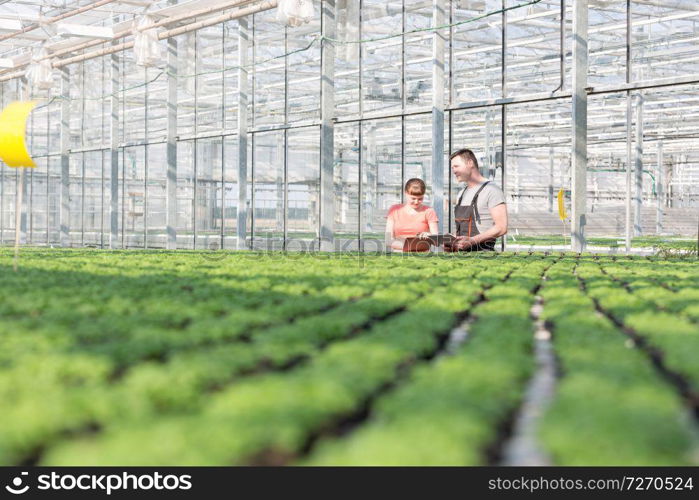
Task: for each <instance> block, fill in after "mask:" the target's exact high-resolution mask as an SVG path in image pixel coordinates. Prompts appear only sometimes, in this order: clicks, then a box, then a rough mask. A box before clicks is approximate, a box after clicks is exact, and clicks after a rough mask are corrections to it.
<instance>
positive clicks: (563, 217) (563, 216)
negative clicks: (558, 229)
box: [558, 188, 568, 220]
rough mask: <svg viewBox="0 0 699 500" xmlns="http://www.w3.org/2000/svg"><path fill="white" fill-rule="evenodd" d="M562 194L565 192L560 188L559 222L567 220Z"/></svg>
mask: <svg viewBox="0 0 699 500" xmlns="http://www.w3.org/2000/svg"><path fill="white" fill-rule="evenodd" d="M564 194H565V191H564V190H563V188H561V189H560V190H559V191H558V217H560V219H561V220H566V219H567V218H568V214H567V213H566V204H565V199H564Z"/></svg>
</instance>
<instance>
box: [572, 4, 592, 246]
mask: <svg viewBox="0 0 699 500" xmlns="http://www.w3.org/2000/svg"><path fill="white" fill-rule="evenodd" d="M587 5H588V0H574V5H573V151H572V155H573V171H572V176H571V197H572V202H571V228H570V234H571V246H572V250H573V251H574V252H583V251H585V222H586V221H585V208H586V204H587V91H586V90H585V87H586V86H587Z"/></svg>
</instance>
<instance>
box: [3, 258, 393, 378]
mask: <svg viewBox="0 0 699 500" xmlns="http://www.w3.org/2000/svg"><path fill="white" fill-rule="evenodd" d="M264 264H267V263H264ZM266 267H267V266H266V265H265V266H264V268H266ZM260 268H261V270H262V269H263V266H262V265H260ZM252 272H254V271H252ZM398 272H399V271H398ZM23 273H24V274H23V276H22V278H21V279H22V281H23V283H25V282H30V283H33V284H34V286H31V285H27V286H25V288H26V289H27V290H28V291H27V292H26V293H19V292H17V289H18V288H19V287H17V286H14V285H16V284H15V283H7V282H5V283H2V284H3V285H4V286H3V287H1V288H0V294H1V295H2V297H0V299H7V300H0V309H2V311H0V318H2V319H1V320H0V346H1V347H2V349H0V367H7V366H10V365H11V364H13V363H16V362H19V360H20V359H22V357H23V356H24V355H25V354H31V355H49V354H55V353H57V352H76V353H84V352H89V353H91V354H95V355H99V356H106V357H108V358H109V359H111V360H114V362H115V363H116V365H117V366H119V367H123V366H128V365H129V364H132V363H135V362H138V361H140V360H143V359H148V358H163V357H166V356H167V355H168V354H169V353H171V352H174V351H176V350H184V349H189V348H192V347H197V346H204V345H210V344H215V343H220V342H230V341H234V340H237V339H243V338H244V337H245V336H246V335H247V334H248V332H249V331H250V330H251V329H254V328H263V327H267V326H271V325H275V324H282V323H286V322H288V321H291V320H293V319H294V318H298V317H300V316H303V315H310V314H316V313H317V312H318V311H322V310H323V309H327V308H329V307H332V306H335V305H337V304H338V303H340V302H342V301H344V300H347V298H349V297H360V296H362V295H366V294H367V293H370V292H371V291H372V290H374V289H376V288H377V287H379V286H381V285H382V282H383V280H385V279H386V276H385V274H386V272H385V270H384V271H382V269H381V268H378V269H372V270H370V271H368V272H366V273H364V274H363V275H362V276H357V274H356V273H355V272H354V271H353V270H351V269H350V270H343V269H341V268H340V269H339V270H338V269H335V270H334V271H333V270H332V269H330V268H328V269H320V270H318V271H315V274H309V271H306V274H305V275H303V274H301V273H299V272H298V271H296V272H294V271H287V272H284V273H282V272H281V271H280V272H279V275H278V276H279V279H278V280H277V281H276V282H273V281H272V280H270V278H268V277H265V278H257V279H254V280H253V279H250V278H248V279H246V280H243V279H242V277H241V276H240V275H238V274H236V275H233V276H231V277H230V278H229V279H228V281H229V282H231V283H230V284H228V285H227V286H223V283H222V284H221V286H215V285H216V283H214V284H212V283H211V281H213V280H209V281H207V276H206V275H205V276H203V277H202V276H198V277H196V278H193V277H185V279H182V277H181V276H179V275H174V276H173V275H169V274H168V275H160V276H157V275H156V276H153V275H146V276H143V277H142V278H140V279H136V280H134V279H133V278H131V279H129V280H127V279H125V278H109V279H107V280H100V279H97V278H95V276H94V275H90V274H82V273H81V274H77V275H76V273H58V274H56V273H49V274H48V278H46V276H45V275H44V274H43V273H36V274H34V275H32V274H31V273H27V272H24V271H23ZM283 276H286V279H287V280H288V281H284V278H283ZM5 278H6V277H5ZM49 280H53V282H52V281H49ZM4 281H7V280H6V279H5V280H4ZM105 281H109V282H110V283H105ZM112 281H116V282H115V283H111V282H112ZM239 281H243V285H239V284H238V282H239ZM182 282H184V283H186V285H182ZM183 286H186V287H189V288H190V289H193V290H192V293H186V292H185V293H183V292H181V288H182V287H183ZM243 287H245V288H243ZM61 288H63V289H66V288H67V290H65V292H66V293H61V292H62V290H61ZM173 290H174V292H173ZM265 300H266V302H264V301H265ZM184 322H189V324H188V326H187V327H186V328H176V327H175V325H181V324H182V323H184ZM120 369H121V370H122V371H123V368H120Z"/></svg>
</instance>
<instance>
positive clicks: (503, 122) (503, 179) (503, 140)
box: [500, 0, 508, 252]
mask: <svg viewBox="0 0 699 500" xmlns="http://www.w3.org/2000/svg"><path fill="white" fill-rule="evenodd" d="M506 7H507V5H506V2H505V0H502V43H501V47H500V48H501V52H500V58H501V60H500V64H501V67H500V76H501V81H500V84H501V87H502V97H503V99H504V98H505V97H507V11H506V10H505V8H506ZM500 148H501V151H500V159H501V161H502V164H501V165H500V168H501V170H500V183H501V185H502V192H503V195H504V196H505V200H507V191H508V189H507V176H506V175H505V174H506V171H505V166H506V164H507V161H506V159H507V108H506V107H505V105H504V104H503V105H502V106H500ZM506 245H507V235H503V237H502V238H501V240H500V250H501V251H503V252H504V251H505V247H506Z"/></svg>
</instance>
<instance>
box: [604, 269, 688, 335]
mask: <svg viewBox="0 0 699 500" xmlns="http://www.w3.org/2000/svg"><path fill="white" fill-rule="evenodd" d="M602 270H603V272H604V273H606V274H607V275H608V276H611V277H612V279H614V280H615V281H618V282H619V283H621V284H622V286H624V288H626V289H627V291H629V292H630V293H632V294H633V295H635V296H637V297H640V298H641V299H643V300H646V301H650V302H653V303H655V305H656V306H657V307H658V308H659V309H660V310H662V311H665V312H669V313H674V314H679V315H681V316H683V317H684V318H686V319H688V320H690V321H692V322H694V323H697V322H699V266H697V265H696V263H690V264H689V265H687V264H686V263H683V262H682V263H679V264H678V263H676V262H672V261H669V262H662V263H658V262H647V261H646V262H644V261H640V262H639V261H638V260H635V261H634V260H619V261H617V262H615V263H614V264H613V265H612V266H606V265H605V266H603V267H602Z"/></svg>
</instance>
